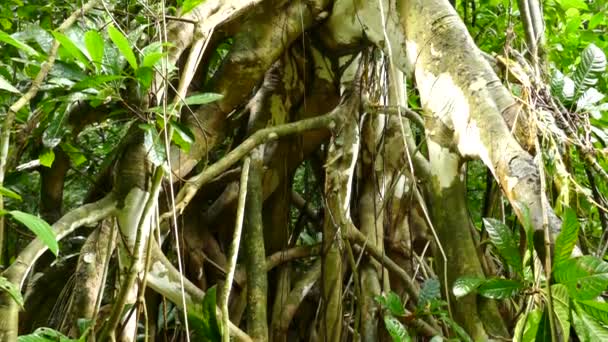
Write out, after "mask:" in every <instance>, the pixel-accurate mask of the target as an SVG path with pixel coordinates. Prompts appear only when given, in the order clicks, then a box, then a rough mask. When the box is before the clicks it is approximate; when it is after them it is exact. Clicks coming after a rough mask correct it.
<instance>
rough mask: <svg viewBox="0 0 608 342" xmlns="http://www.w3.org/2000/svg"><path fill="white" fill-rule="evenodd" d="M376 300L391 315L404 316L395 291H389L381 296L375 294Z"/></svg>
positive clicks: (399, 299)
mask: <svg viewBox="0 0 608 342" xmlns="http://www.w3.org/2000/svg"><path fill="white" fill-rule="evenodd" d="M375 299H376V301H377V302H378V303H380V305H382V306H383V307H384V308H386V309H387V310H388V311H389V312H390V313H391V315H393V316H399V317H401V316H405V309H404V308H403V304H402V303H401V298H399V295H397V294H396V293H395V292H392V291H391V292H389V293H387V294H384V295H382V296H376V298H375Z"/></svg>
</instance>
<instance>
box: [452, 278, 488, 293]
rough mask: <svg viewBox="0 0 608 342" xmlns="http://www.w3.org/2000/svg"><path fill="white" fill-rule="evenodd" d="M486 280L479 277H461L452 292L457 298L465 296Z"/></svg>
mask: <svg viewBox="0 0 608 342" xmlns="http://www.w3.org/2000/svg"><path fill="white" fill-rule="evenodd" d="M485 281H486V280H485V279H483V278H479V277H460V278H458V279H456V281H455V282H454V285H453V286H452V293H454V296H456V298H459V297H463V296H466V295H468V294H469V293H472V292H474V291H475V290H477V288H478V287H479V286H480V285H481V284H483V283H484V282H485Z"/></svg>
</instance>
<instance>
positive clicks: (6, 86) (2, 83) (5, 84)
mask: <svg viewBox="0 0 608 342" xmlns="http://www.w3.org/2000/svg"><path fill="white" fill-rule="evenodd" d="M0 90H6V91H8V92H11V93H15V94H21V92H20V91H19V89H17V88H15V87H13V85H12V84H11V83H10V82H9V81H7V80H6V78H4V77H2V76H1V75H0Z"/></svg>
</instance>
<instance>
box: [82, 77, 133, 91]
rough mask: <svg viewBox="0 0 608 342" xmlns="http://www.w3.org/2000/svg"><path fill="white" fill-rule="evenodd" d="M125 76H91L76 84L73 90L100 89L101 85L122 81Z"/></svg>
mask: <svg viewBox="0 0 608 342" xmlns="http://www.w3.org/2000/svg"><path fill="white" fill-rule="evenodd" d="M124 78H125V77H124V76H120V75H96V76H90V77H87V78H85V79H83V80H82V81H80V82H78V83H76V84H74V85H73V86H72V90H83V89H88V88H96V89H99V88H101V87H100V86H101V85H105V84H106V83H108V82H111V81H116V80H122V79H124Z"/></svg>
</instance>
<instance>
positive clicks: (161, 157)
mask: <svg viewBox="0 0 608 342" xmlns="http://www.w3.org/2000/svg"><path fill="white" fill-rule="evenodd" d="M139 127H140V128H142V129H143V130H144V147H145V149H146V153H147V156H148V160H150V162H151V163H152V164H154V165H155V166H160V165H162V163H164V162H165V159H166V153H165V146H164V144H163V142H162V140H161V138H160V137H159V134H158V132H157V131H156V129H155V128H154V127H153V126H150V125H143V124H142V125H139Z"/></svg>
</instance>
